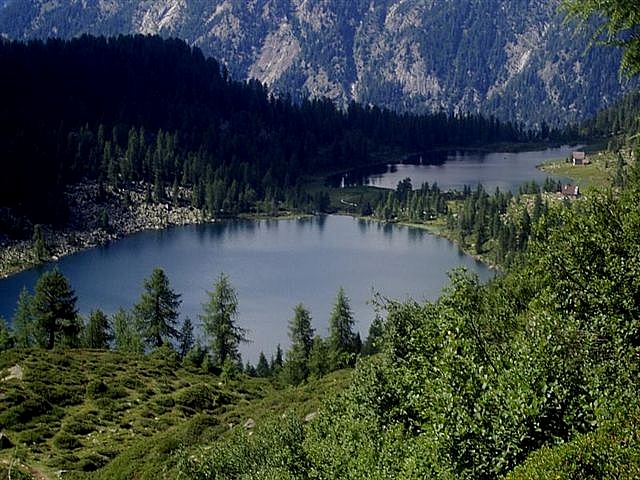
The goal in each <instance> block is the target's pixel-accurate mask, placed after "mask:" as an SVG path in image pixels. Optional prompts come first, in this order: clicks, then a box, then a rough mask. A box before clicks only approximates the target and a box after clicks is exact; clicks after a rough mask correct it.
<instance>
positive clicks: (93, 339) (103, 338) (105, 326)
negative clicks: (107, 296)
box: [84, 309, 113, 350]
mask: <svg viewBox="0 0 640 480" xmlns="http://www.w3.org/2000/svg"><path fill="white" fill-rule="evenodd" d="M112 340H113V328H112V326H111V322H110V320H109V317H107V315H106V314H105V313H104V312H103V311H102V310H99V309H98V310H93V311H92V312H91V313H90V314H89V319H88V320H87V325H86V327H85V330H84V345H85V347H87V348H96V349H100V350H106V349H108V348H109V344H110V343H111V341H112Z"/></svg>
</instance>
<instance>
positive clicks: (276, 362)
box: [269, 344, 284, 374]
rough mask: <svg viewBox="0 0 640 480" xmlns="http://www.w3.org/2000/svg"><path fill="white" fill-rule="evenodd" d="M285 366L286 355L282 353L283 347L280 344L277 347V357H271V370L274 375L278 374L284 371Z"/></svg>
mask: <svg viewBox="0 0 640 480" xmlns="http://www.w3.org/2000/svg"><path fill="white" fill-rule="evenodd" d="M283 366H284V353H282V347H281V346H280V344H278V346H277V347H276V355H275V357H271V363H270V364H269V369H270V370H271V373H272V374H276V373H278V372H280V371H281V370H282V367H283Z"/></svg>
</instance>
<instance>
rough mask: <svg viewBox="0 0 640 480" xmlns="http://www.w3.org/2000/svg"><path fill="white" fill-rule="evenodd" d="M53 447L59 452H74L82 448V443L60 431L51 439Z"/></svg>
mask: <svg viewBox="0 0 640 480" xmlns="http://www.w3.org/2000/svg"><path fill="white" fill-rule="evenodd" d="M53 445H54V447H56V448H59V449H60V450H76V449H78V448H80V447H82V442H80V440H78V439H77V438H76V437H75V436H74V435H72V434H70V433H69V432H66V431H64V430H62V431H60V432H58V433H57V434H56V436H55V437H53Z"/></svg>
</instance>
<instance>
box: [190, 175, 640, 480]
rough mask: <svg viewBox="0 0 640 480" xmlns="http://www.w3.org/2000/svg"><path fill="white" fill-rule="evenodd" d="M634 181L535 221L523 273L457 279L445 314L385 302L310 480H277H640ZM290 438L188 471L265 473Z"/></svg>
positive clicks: (249, 441) (243, 448)
mask: <svg viewBox="0 0 640 480" xmlns="http://www.w3.org/2000/svg"><path fill="white" fill-rule="evenodd" d="M634 172H635V170H633V169H632V170H631V171H630V175H629V178H630V181H629V184H628V185H627V187H626V188H625V189H624V190H623V191H622V192H619V193H615V192H614V191H609V190H605V191H593V192H591V193H590V194H589V195H588V196H587V197H585V198H583V199H581V200H580V201H577V202H574V203H573V204H572V205H570V206H569V205H563V204H556V205H553V206H551V207H550V209H549V211H548V212H547V213H545V214H543V213H540V218H539V220H538V222H536V223H535V224H533V225H531V226H530V237H529V249H528V251H527V253H526V254H525V255H524V256H523V258H522V261H521V262H520V263H518V264H514V265H513V266H512V267H511V268H510V269H509V270H508V271H507V272H506V273H505V274H504V275H502V276H500V277H497V278H496V279H494V280H493V281H491V282H490V283H488V284H487V285H482V284H480V283H479V281H478V279H477V278H476V277H474V276H472V275H470V274H468V273H467V272H465V271H454V272H452V274H451V282H450V286H449V287H448V288H447V290H446V291H445V292H444V294H443V296H442V297H441V298H440V299H439V300H437V301H435V302H427V303H424V304H420V303H417V302H412V301H409V302H403V303H399V302H393V301H389V302H387V303H386V304H384V311H383V312H381V313H385V318H384V320H383V321H382V322H381V324H380V325H377V326H376V330H379V331H378V333H376V337H377V338H378V339H379V340H378V342H377V345H378V348H379V350H380V352H379V353H378V354H376V355H373V356H371V357H366V358H361V359H360V360H359V361H358V365H357V368H356V371H355V373H354V376H353V380H352V383H351V386H350V387H349V389H348V390H347V391H346V392H344V394H343V395H341V396H339V397H337V398H333V399H331V400H329V401H327V402H325V403H324V405H323V406H322V408H321V409H320V410H319V413H318V416H317V417H316V418H314V419H313V420H311V421H310V422H309V423H308V424H305V425H304V427H303V429H302V432H301V434H300V435H299V436H297V437H296V438H297V441H299V442H300V441H301V442H302V447H301V448H298V447H296V457H297V458H298V459H299V461H300V462H303V463H304V464H305V465H306V470H305V473H302V474H301V473H300V472H298V471H296V470H294V469H293V468H291V467H288V468H287V469H286V470H285V471H284V472H279V475H280V476H282V477H284V478H287V476H290V478H365V477H366V478H474V479H475V478H479V479H483V478H486V479H489V478H498V477H501V476H504V475H507V474H509V473H511V475H512V478H540V477H541V476H542V477H547V476H558V477H559V478H576V477H581V478H618V477H621V478H634V475H636V474H637V465H638V456H637V454H636V450H637V445H636V444H637V441H638V436H637V430H638V429H637V425H636V423H637V412H638V408H639V404H638V398H637V391H638V388H639V387H640V385H638V378H640V376H639V375H638V373H639V366H638V362H637V358H638V353H639V352H640V341H639V340H638V339H639V338H640V337H639V335H638V318H640V303H639V302H640V300H639V299H640V283H638V280H637V279H638V278H640V251H639V250H638V245H639V244H640V238H638V235H639V233H638V232H640V214H639V213H638V212H640V190H639V189H640V183H639V182H638V179H637V176H636V175H635V173H634ZM407 195H409V193H407ZM476 198H477V199H478V200H480V199H481V195H478V196H477V197H476ZM480 201H481V200H480ZM532 203H533V205H532V211H535V210H536V207H535V198H534V199H533V202H532ZM538 208H540V205H539V206H538ZM532 223H533V222H532ZM284 429H285V427H283V430H281V431H279V433H274V432H270V433H265V434H264V435H265V436H266V437H267V438H262V436H261V435H263V434H262V433H260V432H258V431H256V432H255V435H257V436H253V435H252V436H242V437H241V439H240V440H237V442H236V443H234V445H235V446H237V448H236V449H235V450H234V452H233V453H232V452H229V451H222V450H219V449H218V450H216V454H215V455H210V454H208V453H206V452H204V451H203V452H201V453H200V455H201V457H202V458H200V457H196V458H198V460H194V462H192V463H190V464H189V466H188V468H189V469H191V470H189V471H190V472H191V473H194V472H195V474H201V475H204V474H205V472H210V471H211V470H210V469H209V468H208V467H206V468H205V467H203V466H204V465H209V466H210V465H218V466H228V465H236V466H242V467H239V468H243V469H244V470H243V472H257V471H262V470H261V468H263V467H265V466H266V465H268V461H267V460H264V459H265V458H269V457H268V455H267V454H263V453H260V454H258V453H256V450H253V449H254V448H258V447H256V446H257V445H260V446H261V447H260V448H271V449H272V450H271V451H272V452H278V451H279V449H281V448H283V447H282V446H281V445H280V444H278V443H275V444H273V443H269V442H276V441H277V438H278V435H280V434H283V431H284ZM265 445H269V447H265ZM256 458H260V459H262V460H260V461H257V462H256V461H255V459H256ZM207 462H215V463H211V464H208V463H207ZM201 466H202V468H201ZM518 466H520V467H519V468H518ZM185 468H187V467H185ZM221 468H222V467H221ZM224 468H226V467H224ZM203 478H207V477H203Z"/></svg>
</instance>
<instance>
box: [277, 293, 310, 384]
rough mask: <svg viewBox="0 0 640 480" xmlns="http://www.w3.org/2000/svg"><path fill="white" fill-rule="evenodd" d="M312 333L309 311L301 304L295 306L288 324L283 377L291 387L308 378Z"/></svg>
mask: <svg viewBox="0 0 640 480" xmlns="http://www.w3.org/2000/svg"><path fill="white" fill-rule="evenodd" d="M313 333H314V330H313V327H312V326H311V314H310V313H309V310H307V309H306V308H305V306H304V305H303V304H301V303H300V304H298V305H296V307H295V308H294V315H293V318H292V319H291V321H290V322H289V338H290V339H291V348H290V349H289V351H287V360H286V362H285V364H284V369H285V377H286V379H287V381H288V382H289V383H291V384H293V385H298V384H299V383H302V382H303V381H304V380H305V379H306V378H307V377H308V376H309V354H310V352H311V347H312V345H313Z"/></svg>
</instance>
